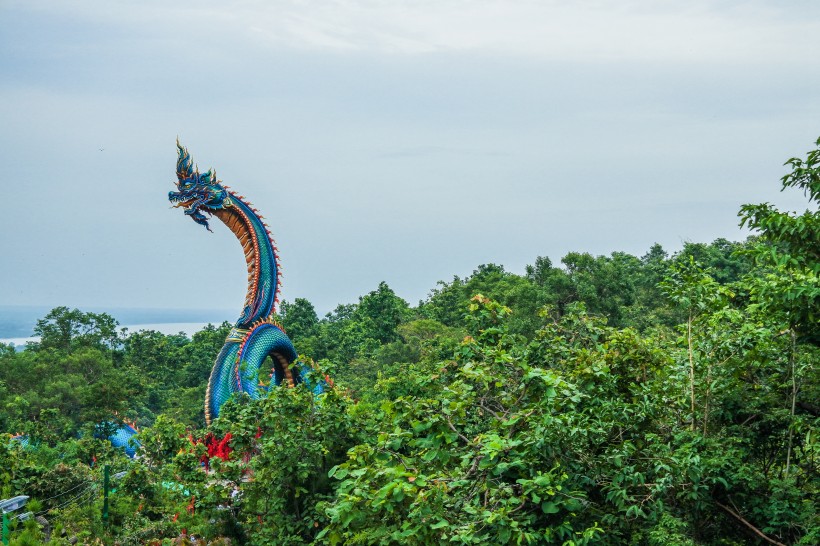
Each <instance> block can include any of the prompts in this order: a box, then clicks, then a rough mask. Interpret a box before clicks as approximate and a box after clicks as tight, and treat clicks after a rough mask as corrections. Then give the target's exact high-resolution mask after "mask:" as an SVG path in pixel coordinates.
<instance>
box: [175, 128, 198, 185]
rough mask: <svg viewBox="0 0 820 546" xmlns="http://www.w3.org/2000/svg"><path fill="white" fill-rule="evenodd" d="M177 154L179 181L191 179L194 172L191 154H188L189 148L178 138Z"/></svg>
mask: <svg viewBox="0 0 820 546" xmlns="http://www.w3.org/2000/svg"><path fill="white" fill-rule="evenodd" d="M177 153H178V155H179V159H177V178H178V179H179V180H184V179H186V178H190V177H191V175H192V174H193V172H194V170H193V166H192V165H191V154H189V153H188V150H187V148H184V147H183V146H182V145H181V144H180V143H179V138H177Z"/></svg>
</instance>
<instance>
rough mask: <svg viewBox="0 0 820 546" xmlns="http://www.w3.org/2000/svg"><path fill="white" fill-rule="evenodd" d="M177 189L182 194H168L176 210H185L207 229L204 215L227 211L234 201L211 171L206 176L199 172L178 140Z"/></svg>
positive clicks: (206, 219) (175, 192)
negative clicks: (220, 210)
mask: <svg viewBox="0 0 820 546" xmlns="http://www.w3.org/2000/svg"><path fill="white" fill-rule="evenodd" d="M177 152H178V153H179V159H177V183H176V184H177V189H178V190H179V191H169V192H168V200H169V201H170V202H171V203H173V204H174V207H175V208H176V207H184V209H185V215H186V216H190V217H191V218H193V220H194V222H196V223H197V224H199V225H202V226H205V228H206V229H207V230H208V231H211V228H210V226H208V218H206V217H205V215H204V214H202V212H203V211H204V212H206V213H208V214H209V215H210V213H211V211H214V210H219V209H224V208H227V207H229V206H231V199H230V197H229V196H228V190H226V189H225V188H224V187H223V186H222V184H221V183H220V181H219V180H217V179H216V173H215V172H214V171H213V170H212V169H208V172H206V173H200V172H199V169H198V168H196V167H195V166H194V165H193V162H192V161H191V154H189V153H188V150H187V149H186V148H184V147H182V146H181V145H180V143H179V140H177Z"/></svg>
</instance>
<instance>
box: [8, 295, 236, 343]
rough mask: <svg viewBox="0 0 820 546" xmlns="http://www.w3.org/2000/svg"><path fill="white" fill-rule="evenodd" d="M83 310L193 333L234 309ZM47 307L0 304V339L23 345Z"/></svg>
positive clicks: (128, 323) (141, 326)
mask: <svg viewBox="0 0 820 546" xmlns="http://www.w3.org/2000/svg"><path fill="white" fill-rule="evenodd" d="M80 310H81V311H83V312H93V313H108V314H109V315H111V316H113V317H114V318H115V319H117V321H118V322H119V323H120V326H119V327H120V328H127V329H128V331H129V332H137V331H139V330H155V331H157V332H161V333H163V334H166V335H167V334H178V333H184V334H185V335H187V336H189V337H190V336H191V335H193V334H194V333H195V332H198V331H199V330H201V329H202V328H204V327H205V326H206V325H208V324H214V325H220V324H222V322H223V321H226V320H227V321H228V322H233V321H234V319H236V316H235V315H236V311H226V310H223V309H146V308H117V309H112V310H105V309H98V308H89V309H80ZM49 311H51V308H50V307H42V306H10V305H0V343H5V344H9V343H11V344H13V345H15V346H18V347H20V346H24V345H25V344H26V343H27V342H29V341H37V338H36V337H34V326H35V325H36V324H37V321H38V320H40V319H42V318H43V317H45V316H46V315H47V314H48V313H49Z"/></svg>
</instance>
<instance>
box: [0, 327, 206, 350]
mask: <svg viewBox="0 0 820 546" xmlns="http://www.w3.org/2000/svg"><path fill="white" fill-rule="evenodd" d="M208 324H213V325H214V326H219V325H220V324H222V322H221V321H220V322H213V321H209V322H157V323H150V324H126V325H121V326H119V327H118V329H119V328H126V329H127V330H128V332H129V333H132V332H139V331H140V330H154V331H156V332H159V333H161V334H165V335H171V334H179V333H183V334H185V335H186V336H188V337H191V336H192V335H194V334H195V333H196V332H199V331H200V330H202V329H203V328H205V327H206V326H207V325H208ZM37 341H40V338H39V337H38V336H30V337H5V338H0V343H2V344H5V345H8V344H9V343H10V344H12V345H14V346H15V347H25V345H26V343H28V342H37Z"/></svg>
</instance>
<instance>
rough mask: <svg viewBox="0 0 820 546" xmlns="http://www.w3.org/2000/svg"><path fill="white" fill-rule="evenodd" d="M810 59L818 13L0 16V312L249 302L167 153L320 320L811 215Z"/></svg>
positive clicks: (293, 10)
mask: <svg viewBox="0 0 820 546" xmlns="http://www.w3.org/2000/svg"><path fill="white" fill-rule="evenodd" d="M819 51H820V2H816V1H814V0H806V1H783V0H780V1H776V0H772V1H752V2H734V1H709V2H707V1H702V0H689V1H686V2H682V1H678V0H676V1H662V0H638V1H624V0H615V1H607V0H599V1H572V2H569V1H564V2H558V1H555V2H550V1H543V0H541V1H518V2H514V1H509V0H499V1H480V0H475V1H470V0H459V1H456V0H429V1H413V2H411V1H403V2H397V1H389V0H379V1H375V0H373V1H356V0H350V1H338V2H302V1H270V0H260V1H255V0H247V1H241V2H240V1H237V2H230V1H225V0H220V1H203V0H196V1H193V0H190V1H189V0H174V1H172V2H169V1H167V0H163V1H155V0H149V1H146V0H140V1H139V2H137V1H134V2H111V1H110V0H106V1H103V0H87V1H83V0H72V1H71V2H59V1H57V0H54V1H49V2H46V1H36V0H25V1H9V0H0V168H2V183H1V184H2V200H3V208H2V213H0V234H2V254H0V255H1V256H2V258H0V304H6V305H48V306H56V305H69V306H79V307H90V306H93V307H96V308H100V307H102V308H105V307H112V308H113V307H173V308H187V307H190V308H225V309H235V310H236V311H237V312H238V311H239V308H240V307H241V304H242V301H243V297H244V292H245V271H244V268H245V266H244V260H243V259H242V252H241V248H240V246H239V244H238V243H237V242H236V240H235V239H234V238H233V236H232V235H231V234H230V233H229V232H228V230H227V229H226V228H225V227H224V226H223V225H221V223H219V222H218V221H216V224H215V225H214V232H215V233H213V234H211V233H208V232H207V231H205V230H204V229H203V228H202V227H200V226H198V225H196V224H194V222H192V221H191V220H190V219H188V218H185V217H184V216H183V214H182V212H181V211H180V210H172V209H170V208H169V204H168V202H167V197H166V196H167V192H168V191H169V190H171V189H173V182H174V180H175V161H176V149H175V146H174V141H175V139H176V137H177V136H179V138H180V140H181V142H182V143H183V144H184V145H185V146H187V147H188V148H189V150H190V152H191V153H192V155H193V157H194V160H195V161H196V162H197V163H198V164H199V166H200V167H203V168H207V167H210V166H212V167H214V168H215V169H216V171H217V174H218V176H219V177H220V178H221V179H222V180H224V181H225V182H226V183H227V184H228V185H230V186H231V187H232V188H234V189H236V190H238V191H239V192H240V193H241V194H244V195H245V196H246V197H247V198H248V199H249V200H251V201H252V202H253V203H254V205H255V206H256V207H257V208H259V210H260V211H261V212H262V213H263V214H264V215H265V217H266V218H267V219H268V221H269V224H270V226H271V229H272V231H273V233H274V235H275V237H276V239H277V242H278V246H279V249H280V253H281V260H282V264H283V272H284V279H283V296H284V297H285V298H286V299H289V300H292V299H294V298H296V297H305V298H308V299H309V300H311V301H312V302H314V304H315V305H316V307H317V309H318V310H319V311H320V312H322V313H324V312H326V311H329V310H330V309H332V308H333V307H335V306H336V304H338V303H348V302H355V301H357V298H358V297H359V296H361V295H363V294H365V293H367V292H368V291H371V290H373V289H375V287H376V286H377V284H378V283H379V281H382V280H384V281H386V282H387V283H388V284H389V285H390V286H391V287H393V288H394V290H396V292H397V293H398V294H399V295H400V296H402V297H404V298H405V299H407V300H408V301H409V302H410V303H411V304H415V303H417V302H418V300H419V299H422V298H424V297H426V295H427V293H428V292H429V290H430V289H431V288H432V287H434V286H435V283H436V281H437V280H449V279H451V278H452V276H453V275H460V276H465V275H468V274H469V273H470V272H471V271H472V270H473V269H474V268H475V267H476V266H477V265H479V264H482V263H489V262H494V263H500V264H503V265H504V266H505V267H507V269H508V270H511V271H514V272H519V273H520V272H523V269H524V266H525V265H526V264H528V263H533V262H534V261H535V258H536V257H537V256H539V255H543V256H549V257H550V258H551V259H552V260H553V262H556V263H557V262H558V261H559V260H560V258H561V257H562V256H563V255H564V254H566V253H567V252H569V251H586V252H590V253H593V254H609V253H611V252H613V251H626V252H630V253H633V254H636V255H639V256H640V255H642V254H643V253H645V252H646V251H647V249H648V248H649V247H650V246H651V245H652V244H653V243H655V242H658V243H661V244H662V245H663V246H664V247H665V248H666V249H667V250H669V251H670V252H673V251H676V250H679V249H680V248H681V246H682V244H683V242H684V241H694V242H709V241H712V240H713V239H715V238H718V237H725V238H728V239H734V240H739V239H742V238H743V237H745V235H746V234H745V233H743V232H741V231H740V230H739V228H738V227H737V211H738V208H739V207H740V205H741V204H743V203H756V202H763V201H769V202H773V203H776V204H777V205H778V206H780V207H783V208H787V209H799V210H802V209H805V207H806V205H807V201H806V200H805V198H803V196H802V195H800V194H799V193H794V194H792V193H780V192H779V188H780V185H779V178H780V176H782V175H783V174H784V173H785V172H786V171H785V168H784V167H783V166H782V164H783V162H784V161H785V160H786V159H788V158H789V157H791V156H794V155H804V153H805V152H806V151H808V150H809V149H811V148H812V143H813V142H814V140H815V139H816V138H817V137H818V136H819V135H820V61H819V60H818V52H819ZM226 318H233V317H232V316H228V317H226Z"/></svg>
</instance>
